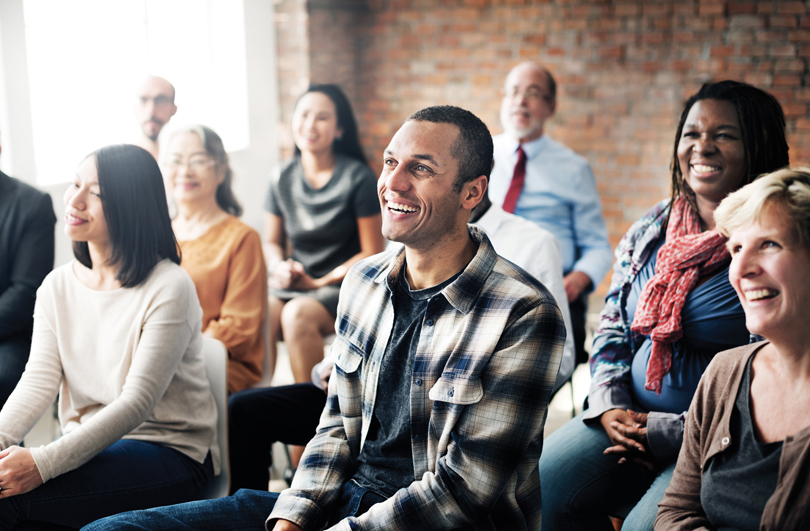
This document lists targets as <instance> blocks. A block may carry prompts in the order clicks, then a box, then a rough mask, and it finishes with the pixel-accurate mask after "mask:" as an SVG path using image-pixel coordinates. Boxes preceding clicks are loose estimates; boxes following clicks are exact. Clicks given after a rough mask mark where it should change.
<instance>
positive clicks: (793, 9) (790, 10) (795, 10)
mask: <svg viewBox="0 0 810 531" xmlns="http://www.w3.org/2000/svg"><path fill="white" fill-rule="evenodd" d="M776 12H777V13H779V14H794V15H804V14H805V13H806V12H807V9H806V8H805V7H804V2H777V3H776Z"/></svg>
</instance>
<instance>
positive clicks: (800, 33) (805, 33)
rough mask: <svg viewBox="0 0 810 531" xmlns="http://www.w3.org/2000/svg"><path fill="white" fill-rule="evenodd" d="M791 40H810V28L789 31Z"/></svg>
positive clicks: (789, 39)
mask: <svg viewBox="0 0 810 531" xmlns="http://www.w3.org/2000/svg"><path fill="white" fill-rule="evenodd" d="M788 41H789V42H808V41H810V30H796V31H789V32H788Z"/></svg>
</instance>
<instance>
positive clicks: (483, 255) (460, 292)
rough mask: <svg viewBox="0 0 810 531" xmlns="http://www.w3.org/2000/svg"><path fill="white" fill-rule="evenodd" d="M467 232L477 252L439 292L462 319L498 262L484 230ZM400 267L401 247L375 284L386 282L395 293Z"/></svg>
mask: <svg viewBox="0 0 810 531" xmlns="http://www.w3.org/2000/svg"><path fill="white" fill-rule="evenodd" d="M467 231H468V232H469V234H470V237H471V238H472V240H473V242H475V243H476V244H478V250H477V251H476V252H475V256H473V259H472V260H470V263H469V264H467V267H465V268H464V271H463V272H462V273H461V275H459V276H458V278H456V280H454V281H453V282H451V283H450V284H448V285H447V286H445V288H444V289H443V290H442V291H441V294H442V295H444V298H445V299H447V302H449V303H450V304H451V305H452V306H453V307H454V308H455V309H456V310H458V311H459V312H461V313H463V314H465V315H466V314H467V313H469V312H470V310H472V308H473V305H474V304H475V301H476V299H477V298H478V293H479V292H480V291H481V288H482V287H483V286H484V282H485V281H486V279H487V277H488V276H489V274H490V273H491V272H492V269H493V268H494V267H495V262H496V260H497V259H498V255H497V254H495V250H494V249H493V248H492V244H491V243H490V241H489V238H488V237H487V235H486V234H485V233H484V231H483V230H481V229H480V228H478V227H476V226H474V225H467ZM403 265H405V247H404V246H403V247H402V248H401V249H400V250H399V252H398V253H397V254H396V255H395V256H394V257H393V258H392V259H391V261H390V262H389V265H388V266H387V267H384V268H382V269H381V270H380V272H379V274H378V275H377V277H376V278H375V279H374V282H376V283H378V284H380V283H383V282H385V284H386V288H388V291H389V292H390V293H394V290H396V287H397V282H398V280H399V275H400V272H401V271H402V266H403Z"/></svg>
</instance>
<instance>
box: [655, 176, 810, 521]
mask: <svg viewBox="0 0 810 531" xmlns="http://www.w3.org/2000/svg"><path fill="white" fill-rule="evenodd" d="M714 219H715V221H716V222H717V227H718V229H719V231H720V232H721V233H722V234H724V235H726V236H728V238H729V240H728V244H727V246H728V250H729V252H730V253H731V266H730V268H729V281H730V282H731V284H732V286H734V290H735V291H736V292H737V296H738V297H739V298H740V302H741V303H742V307H743V310H744V311H745V324H746V326H747V327H748V330H750V331H751V332H752V333H753V334H758V335H761V336H763V337H764V338H765V339H766V341H763V342H758V343H753V344H751V345H748V346H745V347H739V348H736V349H733V350H729V351H726V352H723V353H721V354H718V355H717V357H716V358H715V359H714V361H712V363H711V364H710V365H709V367H708V369H707V370H706V373H705V374H704V375H703V378H702V379H701V381H700V384H699V385H698V389H697V392H696V393H695V399H694V401H693V402H692V405H691V407H690V408H689V415H688V416H687V419H686V425H685V429H684V437H683V448H682V450H681V453H680V456H679V457H678V464H677V466H676V468H675V472H674V474H673V477H672V482H671V483H670V485H669V488H668V489H667V491H666V494H665V496H664V499H663V501H662V502H661V504H660V510H659V512H658V518H657V520H656V522H655V529H666V530H671V529H738V530H740V531H745V530H749V529H750V530H776V529H778V530H780V531H784V530H799V529H802V530H804V529H810V481H808V480H810V472H809V470H810V468H808V465H810V326H808V325H807V316H808V315H810V282H808V279H810V168H803V169H799V170H787V169H786V170H780V171H777V172H775V173H772V174H770V175H767V176H765V177H761V178H760V179H758V180H756V181H754V182H753V183H751V184H749V185H748V186H746V187H744V188H742V189H740V190H739V191H737V192H735V193H732V194H731V195H729V196H728V198H726V199H725V200H724V201H723V202H722V203H721V204H720V206H719V207H718V208H717V210H716V211H715V213H714Z"/></svg>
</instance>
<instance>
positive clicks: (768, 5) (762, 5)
mask: <svg viewBox="0 0 810 531" xmlns="http://www.w3.org/2000/svg"><path fill="white" fill-rule="evenodd" d="M773 9H774V3H773V2H757V13H761V14H764V15H767V14H768V13H773Z"/></svg>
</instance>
